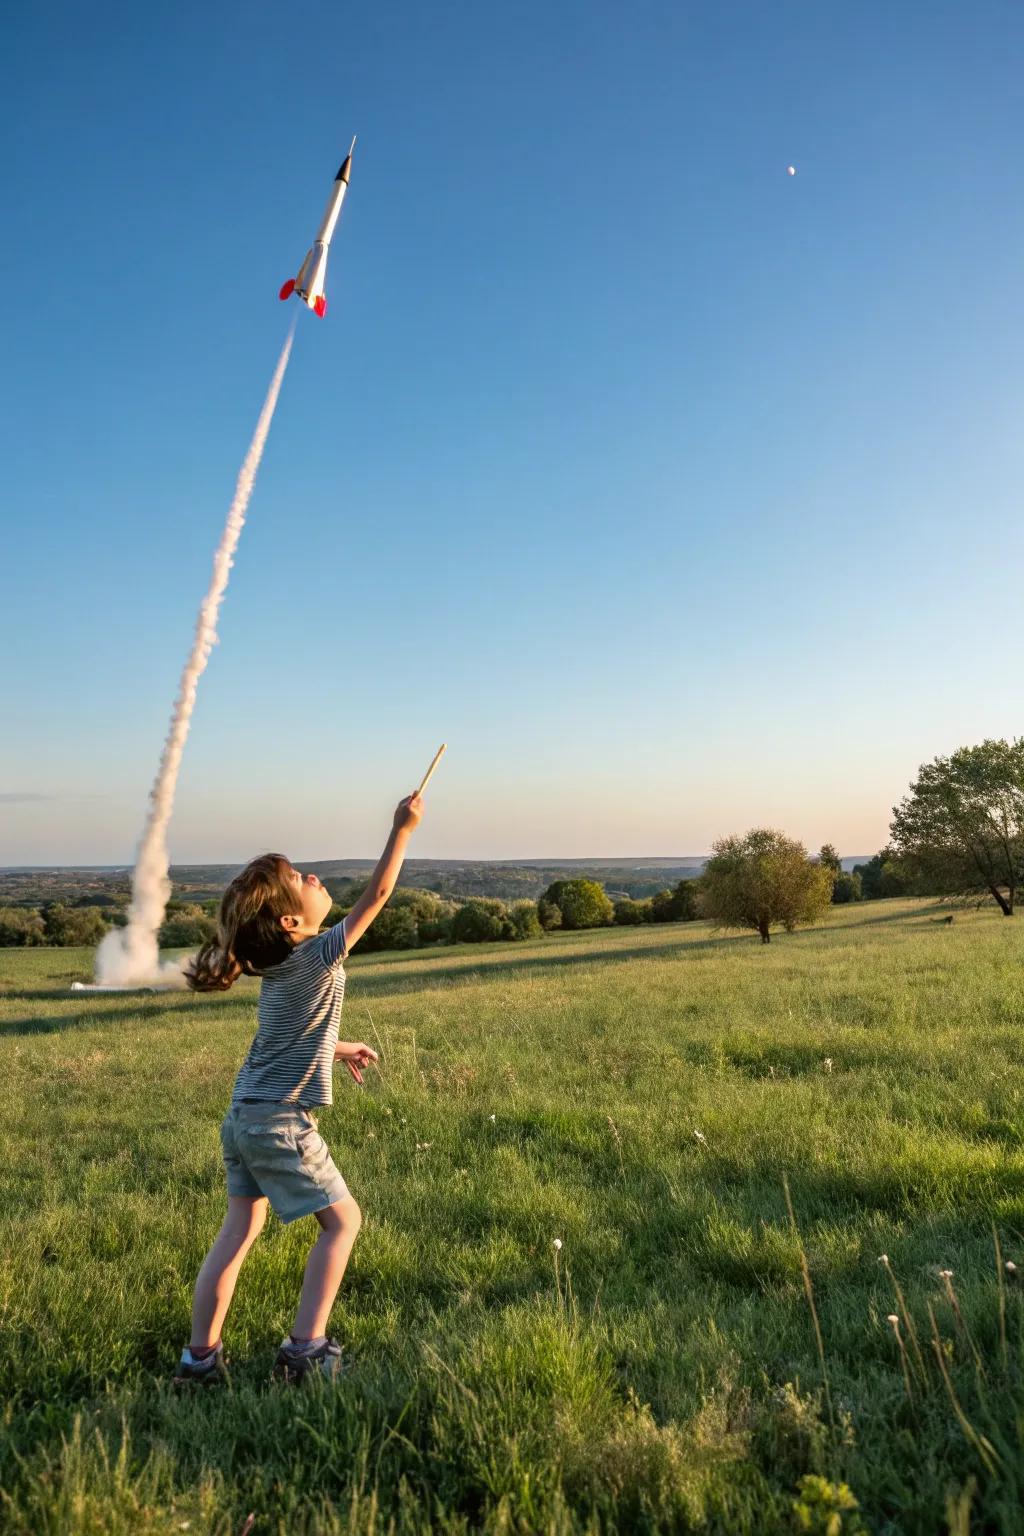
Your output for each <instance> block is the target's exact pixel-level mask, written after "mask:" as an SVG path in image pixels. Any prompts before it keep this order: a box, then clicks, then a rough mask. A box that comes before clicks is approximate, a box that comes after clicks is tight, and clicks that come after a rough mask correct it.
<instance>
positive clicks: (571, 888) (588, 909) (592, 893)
mask: <svg viewBox="0 0 1024 1536" xmlns="http://www.w3.org/2000/svg"><path fill="white" fill-rule="evenodd" d="M541 899H542V901H544V902H548V903H550V904H551V905H553V906H556V907H557V908H558V910H559V912H561V914H562V924H561V926H562V927H563V928H603V927H604V926H605V924H607V923H610V922H611V921H612V920H613V918H614V916H615V909H614V908H613V906H612V904H611V901H610V900H609V898H608V895H607V893H606V891H605V888H604V886H603V885H598V883H597V881H596V880H556V881H555V882H554V884H553V885H549V886H548V888H547V890H546V891H545V892H544V895H543V897H542V898H541ZM541 922H542V923H543V922H544V915H543V914H542V915H541ZM545 926H546V925H545Z"/></svg>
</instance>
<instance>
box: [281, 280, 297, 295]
mask: <svg viewBox="0 0 1024 1536" xmlns="http://www.w3.org/2000/svg"><path fill="white" fill-rule="evenodd" d="M294 292H295V279H294V277H290V278H289V279H288V281H287V282H286V283H285V285H284V287H283V288H282V289H281V292H280V293H279V294H278V298H279V299H290V298H291V296H292V294H293V293H294Z"/></svg>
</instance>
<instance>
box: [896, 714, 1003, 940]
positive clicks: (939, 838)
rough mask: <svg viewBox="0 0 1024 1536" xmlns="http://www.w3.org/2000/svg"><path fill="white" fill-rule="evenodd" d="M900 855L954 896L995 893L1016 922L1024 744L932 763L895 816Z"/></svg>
mask: <svg viewBox="0 0 1024 1536" xmlns="http://www.w3.org/2000/svg"><path fill="white" fill-rule="evenodd" d="M890 830H891V832H892V840H893V844H894V847H895V849H896V851H897V853H898V854H899V855H900V856H901V857H902V858H903V859H904V860H905V861H906V862H907V863H908V864H909V865H910V866H911V867H912V868H913V869H914V870H915V871H917V872H918V873H919V875H920V876H921V877H922V879H923V880H924V881H926V882H927V885H928V887H929V888H930V889H931V890H933V891H937V892H940V893H942V894H946V895H969V894H970V893H972V892H983V891H987V892H988V893H989V895H990V896H991V897H992V899H993V900H994V901H995V902H996V903H997V905H998V906H999V909H1000V911H1001V912H1002V913H1003V914H1004V916H1006V917H1012V915H1013V909H1014V902H1015V899H1016V892H1017V887H1018V885H1019V884H1020V883H1021V877H1022V874H1024V738H1022V739H1021V740H1019V741H1012V742H1007V741H983V742H982V743H981V745H980V746H976V747H961V748H960V749H959V750H958V751H956V752H954V753H952V755H951V756H950V757H937V758H935V760H934V762H931V763H924V764H923V765H922V766H921V768H920V769H919V771H918V776H917V779H916V780H915V782H914V783H913V784H911V786H910V792H909V794H907V795H905V796H904V798H903V799H902V800H901V801H900V803H899V805H897V806H895V807H894V808H893V819H892V826H891V828H890Z"/></svg>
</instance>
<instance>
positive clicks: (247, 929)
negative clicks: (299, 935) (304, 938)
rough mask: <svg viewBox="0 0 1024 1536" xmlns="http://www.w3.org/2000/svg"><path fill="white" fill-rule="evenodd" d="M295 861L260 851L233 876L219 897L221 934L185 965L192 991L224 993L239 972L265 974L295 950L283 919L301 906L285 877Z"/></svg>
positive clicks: (293, 913) (296, 912)
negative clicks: (282, 924)
mask: <svg viewBox="0 0 1024 1536" xmlns="http://www.w3.org/2000/svg"><path fill="white" fill-rule="evenodd" d="M290 869H291V863H290V861H289V860H288V859H286V858H285V856H284V854H282V853H261V854H260V856H259V858H257V859H253V860H252V861H251V863H249V864H247V865H246V866H245V868H244V869H243V870H242V872H241V874H238V875H236V876H235V878H234V879H233V880H232V882H231V884H230V885H229V886H228V888H227V890H226V891H225V892H224V895H223V896H222V897H221V900H220V912H219V913H218V914H217V936H216V938H213V939H209V940H208V941H207V943H205V944H204V945H203V947H202V948H201V949H200V951H199V953H198V954H197V955H194V956H193V958H192V959H191V960H190V961H189V963H188V965H187V966H186V967H185V980H186V981H187V983H188V985H189V986H190V987H191V988H192V990H193V991H194V992H226V991H227V989H228V987H230V986H231V985H232V983H233V982H235V981H237V980H238V978H239V976H262V974H263V972H264V971H268V970H269V969H270V968H271V966H274V965H280V963H281V961H282V960H287V958H288V956H289V955H290V954H291V952H292V942H291V940H290V939H289V937H288V935H287V933H286V932H285V930H284V929H283V928H282V927H281V922H280V920H281V918H282V917H285V916H288V915H292V916H295V917H297V916H299V914H300V913H301V911H302V907H301V905H300V903H299V900H298V898H297V896H296V895H295V892H294V890H293V889H292V887H291V886H290V885H289V884H288V883H287V881H286V880H285V878H284V877H285V872H286V871H287V870H290Z"/></svg>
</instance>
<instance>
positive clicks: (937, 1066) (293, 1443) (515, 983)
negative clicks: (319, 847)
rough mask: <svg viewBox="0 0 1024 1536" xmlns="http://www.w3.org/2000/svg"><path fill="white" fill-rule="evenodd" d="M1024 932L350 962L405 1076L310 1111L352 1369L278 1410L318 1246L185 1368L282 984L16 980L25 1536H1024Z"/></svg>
mask: <svg viewBox="0 0 1024 1536" xmlns="http://www.w3.org/2000/svg"><path fill="white" fill-rule="evenodd" d="M1022 921H1024V920H1015V921H1013V922H1007V921H1005V920H1004V919H1002V918H1000V917H998V916H997V915H992V914H989V913H980V914H976V915H972V916H969V917H961V916H958V917H957V919H956V922H955V923H953V924H952V925H948V924H947V923H945V922H943V921H942V920H941V914H940V912H939V910H938V909H937V908H935V907H931V906H926V905H922V904H914V903H906V902H904V903H887V904H872V905H871V906H869V907H855V908H847V909H844V910H842V911H840V912H837V913H836V914H835V916H834V917H833V919H832V920H831V921H830V922H829V924H828V925H827V926H826V927H824V928H821V929H819V930H816V931H813V932H809V933H805V934H801V935H796V936H792V937H785V936H783V937H782V938H780V939H779V940H778V941H776V942H773V943H772V945H771V946H770V947H769V948H767V949H765V948H763V947H762V946H761V945H760V944H759V943H757V942H755V941H754V940H751V939H749V938H727V937H723V936H720V935H714V934H712V933H711V932H710V931H709V930H708V929H707V928H706V927H704V925H702V924H687V925H678V926H675V925H674V926H670V927H664V928H650V929H644V930H640V931H638V930H635V929H633V930H625V931H619V930H615V931H612V930H606V931H599V932H594V933H587V934H576V935H565V936H561V937H558V938H554V937H549V938H547V939H545V940H544V941H543V942H539V943H537V944H535V945H532V946H529V947H526V946H516V947H515V949H514V950H513V949H512V948H511V947H501V946H495V947H493V948H488V949H480V948H477V947H474V948H472V949H454V950H452V949H445V950H442V951H438V952H437V953H436V954H433V953H432V954H425V953H424V952H422V951H421V952H410V953H406V954H403V955H395V956H383V957H381V956H373V957H367V959H365V960H362V961H361V960H360V959H359V958H358V957H357V958H356V959H355V960H354V961H353V962H352V963H351V967H350V982H349V994H348V999H347V1002H346V1005H345V1020H344V1031H345V1033H346V1034H347V1035H348V1036H349V1037H356V1038H358V1037H360V1036H362V1037H364V1038H366V1039H367V1040H369V1041H370V1042H371V1043H376V1044H378V1045H379V1046H380V1048H381V1050H382V1053H383V1073H382V1075H381V1076H380V1077H379V1078H377V1079H374V1080H373V1081H372V1082H370V1083H369V1084H368V1086H367V1088H366V1089H365V1090H364V1091H362V1092H360V1091H359V1090H357V1089H356V1088H355V1087H354V1086H353V1085H351V1084H346V1083H343V1082H342V1081H341V1080H340V1078H339V1079H338V1080H337V1102H336V1104H335V1106H334V1107H333V1109H331V1110H329V1111H327V1112H325V1113H324V1115H323V1116H322V1119H321V1129H322V1130H323V1131H324V1133H325V1135H326V1136H327V1139H328V1141H329V1142H330V1143H331V1145H332V1148H333V1150H334V1154H335V1158H336V1160H337V1162H338V1164H339V1166H340V1167H341V1169H342V1171H343V1172H344V1173H345V1175H346V1177H347V1178H348V1179H349V1182H350V1183H351V1185H352V1188H353V1190H354V1192H355V1193H356V1195H357V1197H358V1198H359V1200H360V1203H361V1204H362V1206H363V1209H364V1212H365V1215H366V1222H365V1226H364V1229H363V1234H362V1236H361V1238H360V1241H359V1243H358V1244H357V1247H356V1252H355V1256H354V1259H353V1264H352V1268H351V1271H350V1276H349V1279H348V1280H347V1282H346V1285H345V1287H344V1289H343V1292H342V1298H341V1300H340V1301H339V1304H338V1306H337V1308H336V1311H335V1319H334V1331H336V1332H337V1333H338V1334H339V1335H340V1337H341V1338H342V1341H343V1343H344V1344H345V1346H346V1348H347V1349H348V1350H350V1351H351V1355H352V1360H353V1365H352V1370H351V1372H350V1374H349V1375H348V1377H347V1378H346V1379H345V1380H344V1382H343V1383H342V1384H341V1385H340V1386H338V1387H336V1388H334V1389H327V1390H316V1389H314V1390H312V1391H310V1392H308V1393H305V1392H304V1393H295V1392H292V1391H289V1390H283V1389H280V1388H277V1387H271V1386H270V1385H269V1384H268V1382H267V1376H268V1373H269V1370H270V1366H271V1363H272V1360H273V1356H274V1352H275V1349H276V1345H277V1343H278V1342H279V1340H280V1338H281V1336H282V1335H283V1333H284V1332H285V1331H286V1328H287V1326H288V1323H289V1321H290V1318H291V1309H292V1307H293V1304H294V1300H295V1297H296V1295H297V1291H298V1284H299V1277H300V1274H301V1270H302V1265H303V1262H304V1258H305V1254H306V1251H307V1249H308V1246H309V1244H310V1242H311V1240H312V1233H311V1230H310V1228H311V1227H312V1226H313V1223H312V1222H311V1221H309V1222H304V1223H297V1224H296V1225H294V1226H292V1227H290V1228H288V1229H283V1228H281V1227H280V1226H279V1225H277V1224H276V1223H275V1222H274V1220H273V1218H271V1221H270V1222H269V1223H268V1226H267V1230H266V1233H265V1235H264V1236H263V1237H262V1238H261V1239H260V1241H259V1243H258V1244H257V1247H256V1249H255V1250H254V1253H253V1256H252V1257H251V1258H250V1260H249V1262H248V1264H247V1266H246V1268H245V1270H244V1271H243V1273H242V1277H241V1281H240V1284H239V1291H238V1295H237V1298H236V1303H235V1308H234V1310H233V1312H232V1315H231V1318H230V1319H229V1324H228V1331H227V1335H226V1338H227V1344H228V1349H229V1353H231V1354H232V1355H233V1357H234V1360H235V1362H236V1364H235V1366H234V1370H233V1378H232V1389H231V1391H230V1392H229V1393H224V1394H219V1395H218V1394H214V1393H210V1394H207V1395H206V1396H203V1397H200V1398H198V1399H194V1398H185V1399H180V1398H177V1397H175V1396H174V1395H173V1393H172V1391H171V1390H170V1388H169V1386H168V1384H167V1378H168V1376H169V1373H170V1369H171V1367H172V1366H173V1363H174V1361H175V1359H176V1357H177V1352H178V1350H179V1348H180V1346H181V1343H182V1341H183V1339H184V1338H185V1337H186V1336H187V1335H186V1329H187V1325H188V1307H189V1299H190V1290H191V1283H192V1279H193V1276H194V1273H195V1271H196V1269H197V1267H198V1265H199V1262H200V1260H201V1258H202V1255H203V1253H204V1251H205V1248H206V1246H207V1244H208V1242H209V1240H210V1238H211V1237H212V1235H213V1233H214V1232H215V1230H216V1228H217V1225H218V1223H219V1220H220V1215H221V1211H222V1205H223V1195H222V1182H221V1180H222V1175H221V1171H220V1166H219V1147H218V1138H217V1126H218V1122H219V1118H220V1116H221V1114H222V1112H223V1107H224V1104H225V1101H226V1098H227V1095H228V1092H229V1089H230V1084H231V1080H232V1077H233V1073H234V1070H235V1068H236V1066H237V1064H238V1061H239V1059H240V1057H241V1055H242V1054H243V1052H244V1050H245V1048H246V1045H247V1043H248V1039H249V1037H250V1033H251V1029H252V1021H253V1002H254V996H255V993H254V990H253V987H252V985H251V984H249V983H245V984H243V985H240V986H239V987H237V988H236V989H235V990H234V991H233V992H232V993H230V994H229V995H228V996H227V997H225V998H218V999H208V998H204V999H196V998H192V997H189V996H186V995H174V996H162V997H154V996H149V995H141V996H124V997H121V996H104V995H97V996H92V997H82V996H77V995H74V994H71V993H69V992H68V991H67V990H66V989H67V986H68V984H69V982H70V981H71V980H73V979H75V978H76V977H80V976H82V977H84V976H86V975H87V974H88V969H89V958H90V957H89V956H88V955H87V954H85V953H84V952H80V951H73V950H51V951H43V950H35V951H33V950H25V951H14V950H7V951H4V952H2V953H0V1106H2V1110H0V1215H2V1221H3V1231H2V1233H0V1319H2V1338H0V1348H2V1352H3V1358H4V1361H5V1371H4V1377H5V1380H4V1385H5V1388H6V1392H5V1396H6V1399H7V1406H6V1408H5V1409H4V1417H3V1421H2V1424H0V1527H2V1528H3V1529H5V1530H9V1531H13V1532H26V1533H28V1532H32V1533H37V1532H41V1531H50V1532H54V1533H57V1532H59V1533H61V1536H65V1533H77V1532H96V1533H100V1532H102V1533H117V1532H129V1531H130V1532H137V1531H147V1532H150V1531H152V1532H165V1531H166V1532H170V1531H178V1530H185V1529H188V1530H191V1531H192V1532H198V1531H216V1532H223V1533H228V1532H238V1531H239V1530H240V1529H241V1527H242V1525H243V1522H244V1521H245V1519H246V1517H247V1516H248V1514H249V1513H250V1512H252V1513H254V1514H255V1516H256V1520H255V1525H254V1527H253V1530H254V1531H255V1532H269V1531H274V1532H287V1533H288V1536H294V1533H301V1532H304V1531H309V1532H312V1531H324V1532H337V1533H341V1532H346V1533H363V1532H371V1531H372V1532H378V1531H379V1532H381V1533H383V1532H385V1531H395V1532H407V1533H412V1532H417V1533H420V1532H423V1533H425V1532H427V1531H432V1532H438V1533H440V1532H446V1533H451V1532H458V1531H477V1530H487V1531H494V1532H498V1531H501V1532H532V1531H545V1532H555V1533H568V1532H575V1531H581V1532H582V1531H595V1532H596V1531H599V1530H611V1529H620V1530H630V1531H633V1530H643V1531H649V1532H669V1531H700V1532H712V1531H713V1532H722V1533H725V1532H729V1533H733V1532H750V1533H755V1532H756V1533H758V1536H761V1533H773V1532H780V1533H781V1532H786V1533H789V1532H793V1531H797V1530H809V1531H820V1532H825V1531H826V1530H830V1529H832V1530H835V1531H836V1532H847V1533H849V1532H855V1531H864V1530H870V1531H889V1532H901V1533H902V1532H908V1533H922V1536H924V1533H928V1536H932V1533H935V1532H938V1531H944V1530H950V1531H951V1532H955V1533H958V1536H961V1533H966V1532H968V1531H986V1532H995V1531H998V1532H1006V1533H1011V1532H1018V1531H1019V1530H1020V1528H1021V1526H1020V1507H1021V1499H1022V1497H1024V1451H1022V1446H1021V1434H1020V1430H1019V1429H1018V1423H1020V1422H1024V1388H1022V1377H1021V1372H1022V1369H1024V1346H1022V1322H1024V1318H1022V1309H1024V1287H1022V1288H1020V1289H1018V1287H1017V1285H1016V1284H1015V1283H1014V1282H1013V1280H1012V1278H1011V1279H1010V1280H1009V1282H1008V1283H1007V1284H1006V1285H1005V1286H1004V1285H1002V1284H1001V1283H1000V1279H999V1276H1000V1271H999V1270H998V1268H997V1265H996V1261H995V1255H994V1247H993V1228H995V1231H996V1232H997V1234H998V1239H999V1242H1000V1243H1001V1246H1002V1254H1003V1257H1004V1259H1005V1258H1009V1259H1010V1260H1012V1261H1015V1262H1017V1263H1019V1264H1020V1266H1021V1271H1022V1273H1024V1182H1022V1176H1024V1146H1022V1139H1024V1115H1022V1097H1021V1096H1022V1090H1024V1065H1022V1062H1024V1040H1022V1034H1021V1023H1022V1018H1024V980H1022V967H1021V961H1022V959H1024V927H1022V926H1019V924H1020V923H1021V922H1022ZM698 1132H699V1133H700V1134H699V1135H698V1134H697V1133H698ZM784 1179H788V1183H789V1189H790V1191H791V1194H792V1202H793V1208H794V1213H795V1217H796V1222H797V1224H798V1225H797V1229H794V1227H793V1226H792V1224H791V1222H790V1219H789V1216H788V1214H787V1209H786V1203H785V1194H784V1188H783V1180H784ZM555 1238H559V1239H560V1240H561V1241H562V1244H563V1247H562V1248H561V1250H560V1252H558V1253H557V1254H556V1250H555V1249H554V1248H553V1240H554V1239H555ZM881 1254H886V1255H888V1259H889V1264H890V1266H891V1269H887V1268H886V1267H885V1266H883V1265H881V1264H880V1263H879V1255H881ZM805 1262H806V1272H805ZM942 1269H950V1270H952V1271H953V1277H952V1279H951V1280H949V1279H948V1278H947V1279H944V1278H943V1277H942V1276H941V1275H940V1273H939V1271H940V1270H942ZM1003 1273H1005V1272H1003ZM892 1276H895V1279H896V1281H897V1282H898V1284H899V1286H900V1288H901V1292H902V1296H903V1301H902V1302H901V1301H899V1300H898V1299H897V1297H896V1294H895V1292H894V1285H893V1279H892ZM808 1284H809V1286H810V1287H811V1290H812V1295H813V1300H814V1304H815V1308H816V1315H817V1318H818V1320H819V1322H820V1330H821V1353H819V1349H818V1346H817V1344H816V1337H815V1328H814V1318H813V1316H812V1313H811V1309H810V1307H809V1303H808V1297H807V1286H808ZM950 1287H952V1290H950ZM951 1295H952V1297H954V1298H955V1300H956V1307H954V1306H953V1305H952V1302H951V1299H950V1298H951ZM904 1307H905V1308H906V1309H907V1310H906V1312H905V1311H904ZM929 1309H931V1316H930V1313H929ZM907 1313H909V1318H910V1322H908V1318H907ZM889 1314H893V1315H896V1316H899V1317H900V1318H901V1321H900V1323H899V1324H898V1328H899V1332H900V1335H901V1337H902V1339H903V1340H905V1347H906V1355H905V1362H906V1363H905V1367H904V1364H903V1362H902V1358H901V1351H900V1347H899V1344H898V1341H897V1338H896V1335H895V1333H894V1330H893V1327H892V1325H891V1324H890V1323H889V1322H888V1321H887V1317H888V1315H889ZM932 1318H934V1325H933V1322H932V1320H931V1319H932ZM910 1323H913V1325H914V1326H915V1328H916V1339H915V1338H912V1337H911V1336H910V1333H909V1329H910ZM933 1326H934V1329H935V1333H936V1336H937V1337H938V1339H939V1341H940V1342H939V1348H938V1351H936V1350H935V1349H934V1348H933V1343H932V1336H933ZM915 1342H916V1344H917V1346H918V1347H919V1353H918V1350H917V1349H915ZM843 1484H846V1485H848V1487H847V1488H846V1489H845V1490H844V1489H843V1487H842V1486H841V1485H843ZM854 1500H855V1501H857V1503H858V1504H859V1509H855V1508H854V1507H853V1501H854ZM830 1513H835V1514H837V1515H838V1517H839V1518H838V1523H837V1524H835V1525H834V1526H832V1527H830V1526H829V1525H828V1520H829V1518H830Z"/></svg>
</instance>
